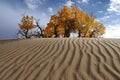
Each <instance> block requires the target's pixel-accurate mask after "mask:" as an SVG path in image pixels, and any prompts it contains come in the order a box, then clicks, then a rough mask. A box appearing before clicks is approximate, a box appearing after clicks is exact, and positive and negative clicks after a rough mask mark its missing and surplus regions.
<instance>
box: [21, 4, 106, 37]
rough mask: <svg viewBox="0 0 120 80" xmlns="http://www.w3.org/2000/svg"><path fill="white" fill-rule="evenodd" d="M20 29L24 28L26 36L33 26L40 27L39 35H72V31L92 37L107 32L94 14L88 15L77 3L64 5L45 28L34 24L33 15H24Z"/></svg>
mask: <svg viewBox="0 0 120 80" xmlns="http://www.w3.org/2000/svg"><path fill="white" fill-rule="evenodd" d="M19 27H20V29H22V30H24V33H25V37H26V38H27V37H28V36H27V35H28V31H29V30H30V29H32V28H35V27H38V28H39V29H40V32H41V33H39V37H45V38H50V37H70V33H71V32H73V33H77V34H78V37H85V38H92V37H100V36H101V35H103V34H104V33H105V27H104V25H103V24H101V23H99V22H98V21H96V20H95V18H94V17H93V16H92V15H90V16H89V15H87V14H86V13H84V12H83V11H81V10H79V9H78V8H77V7H76V5H72V7H71V8H69V7H67V6H64V7H63V8H62V9H61V10H60V11H58V13H57V14H56V15H52V16H51V18H50V22H49V23H48V24H47V27H46V28H45V30H42V28H41V27H40V26H39V24H38V22H36V25H34V24H33V17H29V16H24V17H23V18H22V21H21V24H19Z"/></svg>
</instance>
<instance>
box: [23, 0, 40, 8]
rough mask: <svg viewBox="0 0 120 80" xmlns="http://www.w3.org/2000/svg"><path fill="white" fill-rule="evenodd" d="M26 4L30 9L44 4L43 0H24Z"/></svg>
mask: <svg viewBox="0 0 120 80" xmlns="http://www.w3.org/2000/svg"><path fill="white" fill-rule="evenodd" d="M24 1H25V3H26V5H27V6H28V8H29V9H32V10H34V9H36V8H38V6H39V5H40V4H42V1H41V0H24Z"/></svg>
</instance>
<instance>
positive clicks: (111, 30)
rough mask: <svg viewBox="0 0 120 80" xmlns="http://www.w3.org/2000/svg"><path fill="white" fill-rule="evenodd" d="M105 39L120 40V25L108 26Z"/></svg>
mask: <svg viewBox="0 0 120 80" xmlns="http://www.w3.org/2000/svg"><path fill="white" fill-rule="evenodd" d="M104 37H105V38H120V24H117V25H108V27H106V33H105V35H104Z"/></svg>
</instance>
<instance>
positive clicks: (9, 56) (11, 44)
mask: <svg viewBox="0 0 120 80" xmlns="http://www.w3.org/2000/svg"><path fill="white" fill-rule="evenodd" d="M0 80H120V39H103V38H98V39H95V38H91V39H89V38H51V39H47V38H45V39H26V40H0Z"/></svg>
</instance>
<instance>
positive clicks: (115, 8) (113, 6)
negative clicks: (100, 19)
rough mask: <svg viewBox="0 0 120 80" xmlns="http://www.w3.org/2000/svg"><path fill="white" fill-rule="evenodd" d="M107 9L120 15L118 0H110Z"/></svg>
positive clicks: (119, 0) (119, 2)
mask: <svg viewBox="0 0 120 80" xmlns="http://www.w3.org/2000/svg"><path fill="white" fill-rule="evenodd" d="M107 10H108V11H109V12H116V14H118V15H120V0H110V4H109V8H108V9H107Z"/></svg>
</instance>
